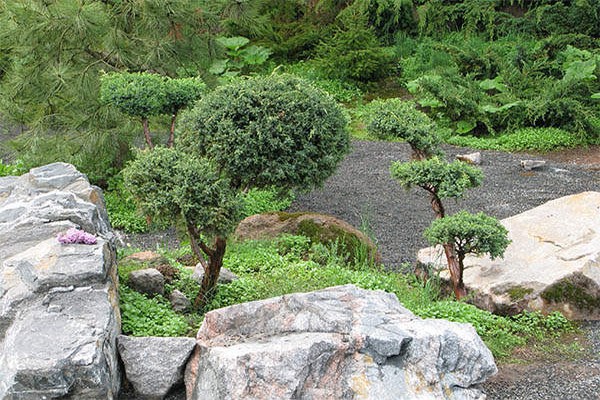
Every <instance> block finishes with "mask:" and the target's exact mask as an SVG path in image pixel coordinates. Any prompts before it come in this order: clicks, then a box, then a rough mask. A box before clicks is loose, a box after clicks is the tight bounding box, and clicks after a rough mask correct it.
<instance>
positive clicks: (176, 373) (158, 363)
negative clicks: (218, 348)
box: [117, 335, 196, 400]
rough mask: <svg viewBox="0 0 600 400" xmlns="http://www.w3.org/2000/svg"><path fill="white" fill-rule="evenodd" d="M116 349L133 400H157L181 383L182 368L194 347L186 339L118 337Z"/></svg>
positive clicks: (192, 341)
mask: <svg viewBox="0 0 600 400" xmlns="http://www.w3.org/2000/svg"><path fill="white" fill-rule="evenodd" d="M117 342H118V348H119V354H120V355H121V359H122V360H123V365H124V366H125V374H126V376H127V380H128V381H129V382H130V383H131V384H132V385H133V387H134V389H135V393H136V398H138V399H146V400H161V399H164V398H165V396H166V395H167V394H168V393H169V391H170V390H171V389H172V388H173V387H174V386H175V385H177V384H182V383H183V370H184V368H185V364H186V362H187V360H188V358H189V357H190V354H191V353H192V350H193V349H194V347H195V346H196V341H195V340H194V339H193V338H186V337H175V338H174V337H130V336H123V335H120V336H119V337H118V341H117Z"/></svg>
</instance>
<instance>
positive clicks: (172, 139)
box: [167, 113, 177, 147]
mask: <svg viewBox="0 0 600 400" xmlns="http://www.w3.org/2000/svg"><path fill="white" fill-rule="evenodd" d="M176 119H177V113H173V115H171V129H170V130H169V140H168V141H167V147H173V142H175V120H176Z"/></svg>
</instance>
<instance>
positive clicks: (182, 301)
mask: <svg viewBox="0 0 600 400" xmlns="http://www.w3.org/2000/svg"><path fill="white" fill-rule="evenodd" d="M169 301H170V302H171V307H172V308H173V310H174V311H177V312H185V311H188V310H190V309H191V308H192V302H191V301H190V300H189V299H188V298H187V297H186V296H185V294H183V293H181V292H180V291H179V290H177V289H175V290H173V291H172V292H171V296H169Z"/></svg>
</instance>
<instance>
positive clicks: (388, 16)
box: [0, 0, 600, 186]
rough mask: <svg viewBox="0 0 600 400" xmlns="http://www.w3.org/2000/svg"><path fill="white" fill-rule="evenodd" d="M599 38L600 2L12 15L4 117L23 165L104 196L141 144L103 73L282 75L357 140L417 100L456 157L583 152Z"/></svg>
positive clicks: (273, 0) (24, 9) (6, 19)
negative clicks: (388, 110) (299, 82)
mask: <svg viewBox="0 0 600 400" xmlns="http://www.w3.org/2000/svg"><path fill="white" fill-rule="evenodd" d="M235 36H243V37H246V38H248V39H249V40H250V42H249V43H250V44H251V45H244V46H246V47H244V48H236V47H235V46H234V47H231V41H229V42H228V41H224V40H223V37H235ZM599 37H600V2H599V1H598V0H579V1H571V0H535V1H529V0H528V1H526V0H465V1H456V0H246V1H234V0H219V1H202V0H194V1H192V0H183V1H179V0H177V1H174V0H171V1H169V0H148V1H143V2H139V1H132V0H110V1H90V0H87V1H86V0H65V1H60V2H45V1H41V0H28V1H19V2H14V1H5V0H4V1H0V39H1V40H0V92H1V93H2V96H0V115H1V116H2V119H3V120H4V121H5V122H7V123H8V126H18V127H22V129H23V130H24V131H25V133H24V134H22V135H20V136H19V138H18V139H17V140H14V141H13V142H12V143H11V150H12V158H13V159H14V158H19V159H21V160H22V162H23V163H24V165H25V166H26V167H30V166H34V165H38V164H42V163H47V162H49V161H54V160H64V161H69V162H72V163H74V164H75V165H77V167H78V168H80V169H82V170H83V171H85V172H86V173H88V175H89V176H90V177H91V178H92V180H93V181H95V182H96V183H99V184H101V185H103V186H106V185H107V181H108V178H110V177H111V176H112V175H114V174H115V173H117V172H118V170H120V169H121V167H122V166H123V164H124V162H125V161H126V160H127V159H129V158H130V157H131V153H130V149H131V146H132V144H133V145H135V144H138V142H136V138H139V129H140V128H139V122H138V121H136V120H135V119H132V118H131V117H128V116H126V115H124V114H122V113H120V112H119V111H118V110H117V109H116V108H115V107H111V106H109V105H105V104H102V103H101V102H100V101H99V95H98V94H99V79H100V76H101V74H102V73H103V72H115V71H129V72H152V73H158V74H161V75H165V76H168V77H171V78H182V77H200V78H202V79H203V80H204V81H205V82H206V83H207V84H208V85H209V87H215V86H216V85H218V84H219V83H220V82H222V81H223V76H222V75H223V74H224V73H225V74H226V72H227V71H228V72H231V71H233V72H234V74H233V75H244V74H252V73H270V72H271V71H273V70H277V71H279V70H286V71H288V72H291V73H295V74H298V75H301V76H303V77H304V78H307V79H310V80H311V81H313V82H314V83H315V84H316V85H317V86H320V87H321V88H322V89H324V90H326V91H328V92H329V93H330V94H332V95H333V96H334V97H335V98H336V99H337V100H338V101H341V102H344V103H345V104H346V105H347V106H348V107H349V110H350V113H351V115H352V116H353V117H354V125H353V126H354V127H355V128H356V134H357V135H360V134H364V132H363V131H362V130H361V115H364V113H365V112H367V111H365V110H363V108H364V107H365V104H367V103H368V101H369V100H370V99H373V98H377V97H410V98H414V99H415V100H416V101H417V102H418V103H419V104H420V106H421V107H422V109H423V110H424V111H425V112H427V113H428V114H429V115H430V117H432V118H433V119H434V120H436V122H437V123H438V125H439V126H440V127H441V132H444V133H445V135H446V140H447V141H449V142H451V143H457V144H461V145H478V146H483V147H485V146H486V144H487V147H493V146H494V144H495V143H496V142H497V140H498V138H499V137H501V136H505V135H509V134H515V133H516V134H518V135H519V134H521V133H522V134H523V135H526V136H531V137H533V142H534V145H533V146H530V147H535V142H550V143H551V145H550V146H548V145H546V146H542V147H543V148H548V147H550V148H554V147H560V146H573V145H580V144H585V143H594V142H597V141H598V137H599V135H600V117H599V116H598V115H599V111H600V99H598V97H599V96H600V94H599V93H600V84H599V81H598V79H597V76H598V74H599V71H600V60H599V58H598V57H599V50H598V48H599V46H598V43H599ZM235 42H236V41H234V43H235ZM228 43H229V44H228ZM243 43H246V42H243ZM228 46H229V47H228ZM244 49H246V50H247V51H246V52H245V53H243V52H241V51H242V50H244ZM267 57H268V60H267ZM265 60H267V61H266V62H264V61H265ZM215 61H220V64H216V65H215ZM211 67H213V68H211ZM216 67H218V68H216ZM211 71H212V73H211ZM230 75H231V74H230ZM155 119H156V121H152V124H151V125H152V126H155V128H154V132H153V135H156V136H164V135H166V134H167V132H168V123H169V121H168V116H161V117H155ZM550 127H551V128H553V129H554V130H553V131H551V132H552V133H551V134H550V135H545V132H544V131H543V129H545V128H550ZM532 128H533V129H534V130H531V129H532ZM539 128H542V130H541V131H540V130H539ZM3 129H5V128H3ZM523 129H524V131H523ZM481 137H484V138H486V139H488V141H484V142H482V141H481V140H478V139H480V138H481ZM537 138H539V140H538V139H537ZM517 139H518V138H517ZM138 140H139V139H138ZM490 140H491V142H490ZM516 141H518V140H516ZM490 143H491V144H490ZM500 143H501V144H500V145H498V146H500V147H504V148H509V149H510V147H511V146H510V144H511V143H510V140H509V143H508V145H506V141H500ZM502 144H503V145H502ZM517 147H518V146H517Z"/></svg>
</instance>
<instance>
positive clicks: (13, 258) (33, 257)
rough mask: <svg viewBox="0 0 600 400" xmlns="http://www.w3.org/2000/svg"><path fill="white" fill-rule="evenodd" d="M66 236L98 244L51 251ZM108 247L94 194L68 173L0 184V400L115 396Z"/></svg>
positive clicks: (55, 168)
mask: <svg viewBox="0 0 600 400" xmlns="http://www.w3.org/2000/svg"><path fill="white" fill-rule="evenodd" d="M74 227H77V228H80V229H83V230H85V231H86V232H88V233H90V234H92V235H95V236H96V237H97V243H96V244H93V245H84V244H61V243H59V242H58V240H57V235H58V234H60V233H64V232H66V231H67V230H68V229H69V228H74ZM112 238H113V234H112V231H111V230H110V225H109V222H108V217H107V214H106V208H105V206H104V201H103V197H102V192H101V190H100V189H99V188H96V187H94V186H92V185H90V183H89V182H88V180H87V178H86V177H85V175H83V174H82V173H80V172H79V171H77V170H76V169H75V168H74V167H73V166H72V165H69V164H65V163H54V164H50V165H46V166H43V167H40V168H34V169H32V170H31V171H30V172H29V173H27V174H25V175H22V176H20V177H7V178H0V398H2V399H19V400H29V399H31V400H34V399H35V400H39V399H45V398H67V397H69V398H74V399H75V398H76V399H113V398H115V397H116V396H117V393H118V391H119V386H120V374H119V365H118V358H117V350H116V336H117V334H118V333H119V330H120V316H119V305H118V295H117V288H116V279H117V278H116V263H115V250H114V246H113V244H112Z"/></svg>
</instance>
